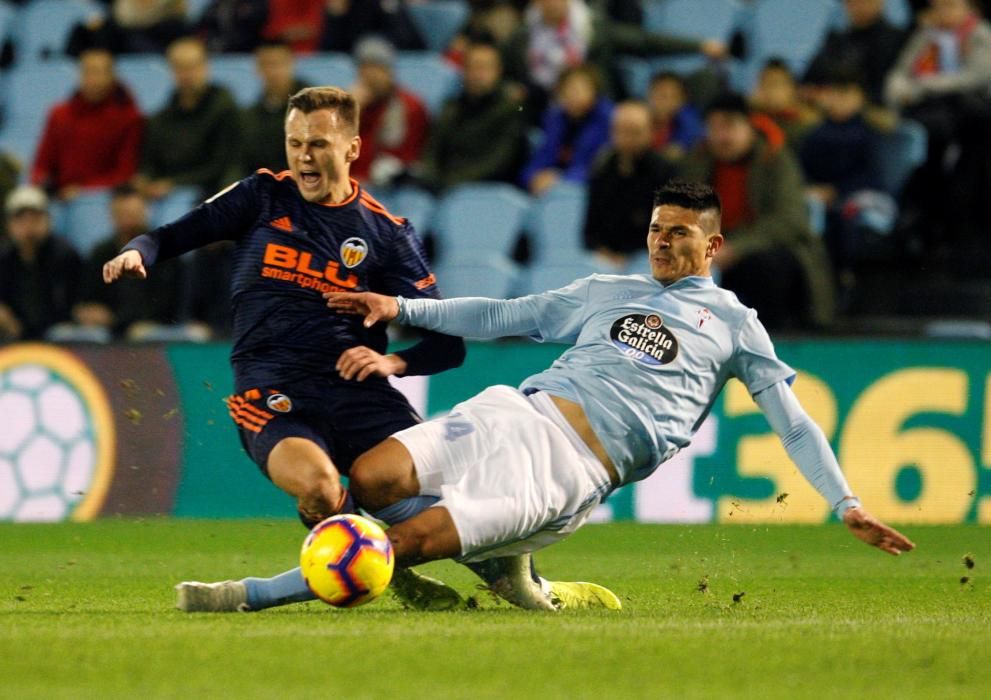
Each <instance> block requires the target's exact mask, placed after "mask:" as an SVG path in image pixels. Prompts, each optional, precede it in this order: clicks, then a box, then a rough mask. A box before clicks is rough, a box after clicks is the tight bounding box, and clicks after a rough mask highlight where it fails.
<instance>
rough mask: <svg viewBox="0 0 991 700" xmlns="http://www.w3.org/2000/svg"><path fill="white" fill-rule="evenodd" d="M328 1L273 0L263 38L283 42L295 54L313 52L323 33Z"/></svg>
mask: <svg viewBox="0 0 991 700" xmlns="http://www.w3.org/2000/svg"><path fill="white" fill-rule="evenodd" d="M325 3H326V0H269V2H268V22H266V24H265V26H264V27H263V28H262V37H263V38H265V39H267V40H268V41H281V42H284V43H286V44H289V46H291V47H292V50H293V51H294V52H295V53H313V52H314V51H316V50H317V49H318V48H320V37H321V36H323V21H324V16H323V15H324V5H325Z"/></svg>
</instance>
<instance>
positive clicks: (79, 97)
mask: <svg viewBox="0 0 991 700" xmlns="http://www.w3.org/2000/svg"><path fill="white" fill-rule="evenodd" d="M78 65H79V87H78V89H77V90H76V92H75V93H73V95H72V97H70V98H69V99H68V100H67V101H65V102H61V103H59V104H57V105H55V107H53V108H52V111H51V112H50V113H49V114H48V121H47V123H46V125H45V131H44V135H43V136H42V138H41V144H40V146H39V147H38V153H37V155H36V156H35V160H34V167H33V168H32V169H31V182H32V183H33V184H35V185H38V186H40V187H44V188H45V189H47V190H49V191H51V192H55V193H56V194H57V195H58V197H59V199H63V200H67V199H72V198H73V197H75V196H76V195H77V194H78V193H79V191H80V190H81V189H83V188H91V187H113V186H115V185H119V184H122V183H124V182H127V181H128V180H130V179H131V178H132V177H134V173H135V172H136V171H137V167H138V159H139V157H140V152H141V135H142V131H143V128H144V122H143V120H142V118H141V114H140V112H139V111H138V107H137V105H136V104H135V102H134V99H133V98H132V97H131V94H130V92H128V90H127V88H125V87H124V86H123V85H122V84H121V83H120V82H119V81H118V80H117V77H116V76H115V74H114V61H113V56H112V55H111V54H110V52H109V51H106V50H105V49H89V50H87V51H84V52H83V53H82V55H81V56H80V57H79V62H78Z"/></svg>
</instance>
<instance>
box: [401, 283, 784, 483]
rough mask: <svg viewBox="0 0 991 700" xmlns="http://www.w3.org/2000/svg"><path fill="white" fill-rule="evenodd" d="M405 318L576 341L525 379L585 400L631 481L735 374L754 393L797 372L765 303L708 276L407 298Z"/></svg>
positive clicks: (698, 418)
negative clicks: (491, 295)
mask: <svg viewBox="0 0 991 700" xmlns="http://www.w3.org/2000/svg"><path fill="white" fill-rule="evenodd" d="M399 320H400V321H401V322H402V323H406V324H409V325H414V326H419V327H422V328H429V329H433V330H440V331H443V332H446V333H451V334H454V335H462V336H466V337H473V338H495V337H500V336H507V335H524V336H529V337H531V338H533V339H535V340H538V341H556V342H565V343H573V347H571V348H569V349H568V350H567V351H565V352H564V354H563V355H561V357H560V358H558V359H557V360H556V361H555V362H554V363H553V364H552V365H551V367H550V368H548V369H547V370H545V371H543V372H541V373H539V374H536V375H533V376H532V377H529V378H528V379H527V380H526V381H524V382H523V384H522V385H521V387H520V388H521V389H522V390H523V391H533V390H541V391H547V392H548V393H551V394H554V395H556V396H560V397H562V398H565V399H568V400H569V401H573V402H575V403H577V404H579V405H581V406H582V408H583V409H584V411H585V415H586V416H587V417H588V420H589V423H590V424H591V426H592V429H593V430H594V431H595V434H596V435H597V436H598V438H599V440H600V441H601V442H602V445H603V447H604V448H605V450H606V452H607V454H608V455H609V457H610V458H611V459H612V461H613V464H614V465H615V466H616V469H617V471H618V472H619V475H620V479H621V480H622V482H623V483H629V482H631V481H639V480H641V479H643V478H645V477H647V476H648V475H650V474H651V473H652V472H653V471H654V470H655V469H656V468H657V467H658V466H659V465H660V464H661V463H663V462H665V461H666V460H668V459H670V458H671V457H672V456H673V455H674V454H675V453H676V452H678V450H680V449H681V448H683V447H685V446H686V445H688V443H689V442H690V440H691V437H692V435H693V434H694V433H695V431H696V430H697V429H698V427H699V426H700V425H701V423H702V421H703V420H704V419H705V417H706V416H707V415H708V413H709V411H710V410H711V409H712V405H713V403H714V402H715V400H716V397H717V396H718V395H719V392H720V391H721V390H722V388H723V386H724V385H725V384H726V381H727V380H728V379H729V378H730V377H737V378H738V379H740V381H742V382H743V383H744V384H745V385H746V386H747V388H748V389H749V391H750V393H751V394H757V393H758V392H760V391H763V390H764V389H767V388H768V387H771V386H772V385H774V384H776V383H778V382H781V381H790V380H791V379H793V378H794V376H795V372H794V370H793V369H792V368H791V367H789V366H788V365H786V364H785V363H784V362H782V361H781V360H779V359H778V358H777V357H776V355H775V353H774V347H773V345H772V344H771V340H770V338H769V337H768V335H767V331H765V330H764V327H763V326H762V325H761V324H760V321H758V320H757V314H756V312H755V311H754V310H753V309H749V308H747V307H745V306H744V305H743V304H741V303H740V302H739V300H738V299H737V298H736V295H734V294H733V293H732V292H728V291H726V290H724V289H720V288H719V287H717V286H716V285H715V284H714V283H713V282H712V279H711V278H710V277H685V278H682V279H680V280H678V281H677V282H674V283H672V284H670V285H667V286H665V285H663V284H662V283H660V282H658V281H657V280H655V279H653V278H652V277H650V276H649V275H633V276H619V275H592V276H591V277H586V278H584V279H581V280H578V281H576V282H574V283H572V284H571V285H569V286H567V287H564V288H562V289H558V290H553V291H549V292H544V293H542V294H534V295H531V296H526V297H521V298H519V299H510V300H504V301H503V300H500V301H495V300H491V299H475V298H471V299H449V300H445V301H441V302H437V301H432V300H419V299H413V300H406V299H403V300H401V302H400V317H399Z"/></svg>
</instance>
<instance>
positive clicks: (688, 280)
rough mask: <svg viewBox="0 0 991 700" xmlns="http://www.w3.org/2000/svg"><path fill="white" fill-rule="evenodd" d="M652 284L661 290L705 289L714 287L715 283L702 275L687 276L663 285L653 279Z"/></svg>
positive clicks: (710, 278)
mask: <svg viewBox="0 0 991 700" xmlns="http://www.w3.org/2000/svg"><path fill="white" fill-rule="evenodd" d="M651 279H652V280H654V283H655V284H656V285H657V286H659V287H661V288H662V289H685V288H690V289H706V288H708V287H715V286H716V283H715V282H713V281H712V277H703V276H702V275H689V276H688V277H682V278H681V279H680V280H678V281H676V282H672V283H671V284H664V283H663V282H660V281H659V280H656V279H654V278H653V277H651Z"/></svg>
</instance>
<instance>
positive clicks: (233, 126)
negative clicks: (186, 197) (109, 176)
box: [134, 37, 240, 199]
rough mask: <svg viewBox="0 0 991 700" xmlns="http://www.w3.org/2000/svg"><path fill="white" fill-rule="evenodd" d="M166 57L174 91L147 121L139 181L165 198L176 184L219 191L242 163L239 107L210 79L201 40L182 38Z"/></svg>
mask: <svg viewBox="0 0 991 700" xmlns="http://www.w3.org/2000/svg"><path fill="white" fill-rule="evenodd" d="M166 57H167V58H168V61H169V67H170V68H171V69H172V77H173V81H174V84H175V89H174V90H173V92H172V95H171V97H170V99H169V102H168V104H167V105H166V106H165V107H164V108H163V109H162V110H161V111H160V112H159V113H158V114H156V115H155V116H153V117H152V118H151V119H150V120H149V122H148V128H147V131H146V133H145V142H144V149H143V151H142V154H141V164H140V166H139V168H138V175H137V177H136V178H135V181H134V184H135V186H137V187H138V189H139V190H141V191H142V193H143V194H144V195H145V196H147V197H150V198H152V199H157V198H159V197H164V196H165V195H167V194H168V193H169V192H170V191H172V189H173V187H175V186H177V185H185V186H192V187H197V188H199V189H200V190H202V191H203V192H205V193H210V192H215V191H217V190H218V189H220V188H221V187H222V186H224V185H225V184H226V183H227V181H228V180H229V179H231V177H232V175H233V174H234V173H236V171H237V170H238V169H239V167H240V156H239V144H238V142H239V139H240V128H239V124H240V115H239V112H238V109H237V106H236V105H235V104H234V98H233V97H231V94H230V93H229V92H228V91H227V90H226V89H225V88H222V87H220V86H219V85H214V84H212V83H211V82H210V66H209V63H208V62H207V53H206V46H205V45H204V44H203V42H202V41H201V40H199V39H196V38H193V37H187V38H184V39H179V40H178V41H176V42H174V43H173V44H172V45H170V46H169V49H168V52H167V54H166Z"/></svg>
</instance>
